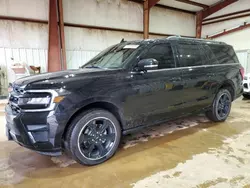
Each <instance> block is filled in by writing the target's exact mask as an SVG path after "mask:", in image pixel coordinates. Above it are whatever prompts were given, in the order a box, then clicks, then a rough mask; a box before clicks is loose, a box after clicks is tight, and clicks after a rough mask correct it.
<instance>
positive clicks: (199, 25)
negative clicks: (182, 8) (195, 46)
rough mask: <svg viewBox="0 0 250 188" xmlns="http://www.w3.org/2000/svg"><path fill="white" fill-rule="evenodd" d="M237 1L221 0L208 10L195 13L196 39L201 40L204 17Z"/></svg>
mask: <svg viewBox="0 0 250 188" xmlns="http://www.w3.org/2000/svg"><path fill="white" fill-rule="evenodd" d="M237 1H238V0H221V1H219V2H218V3H216V4H214V5H211V6H209V8H206V9H204V10H201V11H199V12H197V13H196V37H197V38H201V32H202V22H203V20H204V19H205V18H206V17H208V16H210V15H211V14H214V13H215V12H218V11H219V10H221V9H223V8H225V7H227V6H228V5H231V4H232V3H235V2H237Z"/></svg>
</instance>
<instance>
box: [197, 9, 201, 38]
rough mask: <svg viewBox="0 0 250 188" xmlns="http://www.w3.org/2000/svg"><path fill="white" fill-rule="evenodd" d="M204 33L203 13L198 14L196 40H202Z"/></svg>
mask: <svg viewBox="0 0 250 188" xmlns="http://www.w3.org/2000/svg"><path fill="white" fill-rule="evenodd" d="M201 31H202V11H200V12H198V13H197V14H196V38H201Z"/></svg>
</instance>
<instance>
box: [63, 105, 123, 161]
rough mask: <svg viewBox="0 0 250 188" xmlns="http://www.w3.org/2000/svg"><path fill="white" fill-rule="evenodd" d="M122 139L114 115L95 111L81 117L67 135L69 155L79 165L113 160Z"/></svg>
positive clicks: (72, 125) (73, 123) (103, 111)
mask: <svg viewBox="0 0 250 188" xmlns="http://www.w3.org/2000/svg"><path fill="white" fill-rule="evenodd" d="M120 138H121V128H120V124H119V122H118V121H117V119H116V118H115V116H114V115H113V114H111V113H110V112H108V111H105V110H101V109H94V110H90V111H87V112H85V113H83V114H81V115H79V116H78V117H77V118H76V119H75V121H73V122H72V124H71V126H70V129H69V130H68V132H67V135H66V142H67V149H68V150H69V151H68V153H70V154H71V155H72V157H73V158H74V159H75V160H76V161H77V162H79V163H81V164H84V165H96V164H99V163H102V162H104V161H106V160H108V159H109V158H111V157H112V156H113V155H114V153H115V152H116V150H117V148H118V145H119V143H120Z"/></svg>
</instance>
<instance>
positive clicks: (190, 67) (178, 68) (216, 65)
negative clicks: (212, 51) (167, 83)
mask: <svg viewBox="0 0 250 188" xmlns="http://www.w3.org/2000/svg"><path fill="white" fill-rule="evenodd" d="M224 65H239V63H226V64H215V65H198V66H189V67H175V68H167V69H157V70H148V71H147V72H158V71H166V70H181V69H194V68H202V67H204V68H206V67H218V66H224Z"/></svg>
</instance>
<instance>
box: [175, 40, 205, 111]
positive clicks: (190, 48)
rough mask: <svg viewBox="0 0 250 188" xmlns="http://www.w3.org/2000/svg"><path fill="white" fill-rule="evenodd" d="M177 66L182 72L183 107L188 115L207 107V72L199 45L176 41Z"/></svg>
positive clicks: (203, 55)
mask: <svg viewBox="0 0 250 188" xmlns="http://www.w3.org/2000/svg"><path fill="white" fill-rule="evenodd" d="M176 48H177V54H178V55H177V56H178V60H179V61H178V64H177V66H178V67H180V70H181V71H182V80H183V82H184V89H183V96H182V99H183V107H184V108H185V109H186V110H187V111H188V112H190V113H192V112H193V111H195V110H199V109H201V108H203V107H205V106H206V105H208V97H209V92H208V89H209V88H208V84H209V72H208V71H207V66H206V56H205V54H204V52H203V51H202V50H201V46H200V44H199V43H196V42H192V41H190V42H189V41H188V42H185V41H178V42H177V44H176Z"/></svg>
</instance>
